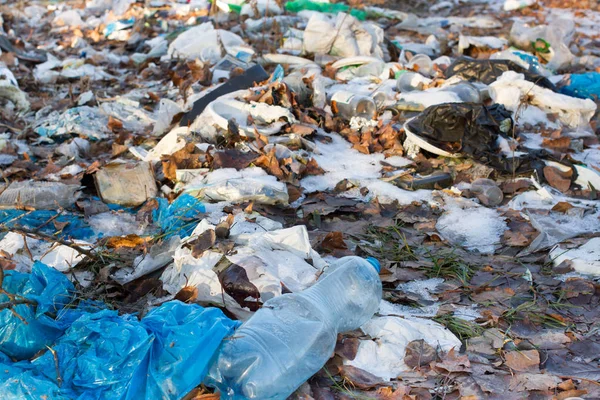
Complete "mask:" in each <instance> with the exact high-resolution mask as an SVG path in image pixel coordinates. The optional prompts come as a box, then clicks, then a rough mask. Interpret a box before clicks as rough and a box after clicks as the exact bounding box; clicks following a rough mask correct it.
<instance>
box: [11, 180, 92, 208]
mask: <svg viewBox="0 0 600 400" xmlns="http://www.w3.org/2000/svg"><path fill="white" fill-rule="evenodd" d="M80 190H81V186H79V185H68V184H64V183H61V182H42V181H22V182H13V183H11V184H10V185H9V186H8V187H7V188H6V189H4V191H3V192H2V193H1V194H0V208H33V209H39V210H56V209H57V208H69V207H71V206H72V205H73V204H74V203H75V201H76V200H77V198H79V196H80V192H79V191H80Z"/></svg>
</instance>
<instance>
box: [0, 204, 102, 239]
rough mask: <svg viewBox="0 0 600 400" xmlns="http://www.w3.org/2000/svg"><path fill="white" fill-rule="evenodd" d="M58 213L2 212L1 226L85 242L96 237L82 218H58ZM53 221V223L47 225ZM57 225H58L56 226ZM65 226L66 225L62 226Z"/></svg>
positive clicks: (69, 215)
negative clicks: (20, 228) (22, 228)
mask: <svg viewBox="0 0 600 400" xmlns="http://www.w3.org/2000/svg"><path fill="white" fill-rule="evenodd" d="M56 215H57V212H56V211H50V210H36V211H31V212H27V211H23V210H0V224H2V225H4V226H6V227H7V228H14V227H24V228H27V229H33V230H36V229H37V230H39V231H40V232H42V233H46V234H48V235H56V236H57V237H59V238H61V239H79V240H85V239H89V238H90V237H92V236H94V230H93V229H92V228H91V227H90V226H89V224H88V223H87V222H86V221H85V220H84V219H83V218H82V217H80V216H78V215H75V214H68V213H63V214H61V215H59V216H58V217H57V216H56ZM50 220H52V223H47V222H48V221H50ZM55 224H56V225H55ZM63 224H66V225H64V226H62V225H63Z"/></svg>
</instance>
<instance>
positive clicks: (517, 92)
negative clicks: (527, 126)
mask: <svg viewBox="0 0 600 400" xmlns="http://www.w3.org/2000/svg"><path fill="white" fill-rule="evenodd" d="M525 95H526V96H527V97H526V98H527V103H528V104H529V106H528V107H523V106H522V104H521V98H523V96H525ZM490 96H491V97H492V99H493V100H494V102H495V103H498V104H502V105H504V106H505V107H506V108H507V109H508V110H511V111H513V112H517V110H520V112H521V113H520V114H519V115H518V116H517V117H518V118H519V121H520V122H533V121H531V120H529V118H537V117H536V114H532V113H534V112H536V111H537V112H538V114H537V115H540V111H541V112H542V113H543V114H542V115H541V116H544V117H545V114H546V113H556V114H558V119H559V120H560V121H561V122H562V123H563V124H564V125H565V126H567V127H569V128H574V129H580V130H586V129H588V130H589V129H590V128H589V123H590V120H591V118H592V116H593V115H594V113H595V112H596V104H595V103H594V102H593V101H592V100H590V99H577V98H574V97H570V96H565V95H563V94H560V93H555V92H553V91H552V90H549V89H545V88H543V87H541V86H538V85H535V84H532V83H531V82H529V81H527V80H525V77H524V75H522V74H518V73H516V72H513V71H508V72H505V73H504V74H502V76H501V77H500V78H499V79H498V80H497V81H496V82H494V83H492V84H491V85H490ZM536 109H537V110H536ZM528 113H529V114H528ZM543 122H545V121H543Z"/></svg>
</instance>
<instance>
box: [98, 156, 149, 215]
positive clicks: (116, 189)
mask: <svg viewBox="0 0 600 400" xmlns="http://www.w3.org/2000/svg"><path fill="white" fill-rule="evenodd" d="M94 178H95V180H96V186H97V188H98V194H99V195H100V197H101V198H102V200H103V201H104V202H106V203H113V204H119V205H122V206H139V205H141V204H143V203H144V202H145V201H146V200H148V199H149V198H154V197H156V195H157V194H158V188H157V187H156V183H155V182H154V174H153V173H152V169H151V166H150V164H148V163H143V162H142V163H137V164H127V163H114V164H107V165H106V166H104V167H103V168H102V169H100V170H99V171H98V172H96V174H95V175H94Z"/></svg>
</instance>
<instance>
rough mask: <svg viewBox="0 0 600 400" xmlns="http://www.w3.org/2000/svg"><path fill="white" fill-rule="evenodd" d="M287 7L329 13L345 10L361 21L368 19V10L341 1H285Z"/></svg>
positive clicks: (292, 9) (287, 8) (297, 10)
mask: <svg viewBox="0 0 600 400" xmlns="http://www.w3.org/2000/svg"><path fill="white" fill-rule="evenodd" d="M285 9H286V10H288V11H290V12H294V13H297V12H299V11H303V10H309V11H320V12H322V13H328V14H337V13H339V12H345V13H349V14H350V15H352V16H353V17H354V18H356V19H358V20H361V21H364V20H365V19H367V12H366V11H363V10H357V9H350V6H348V5H347V4H341V3H319V2H316V1H311V0H293V1H288V2H287V3H285Z"/></svg>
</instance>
